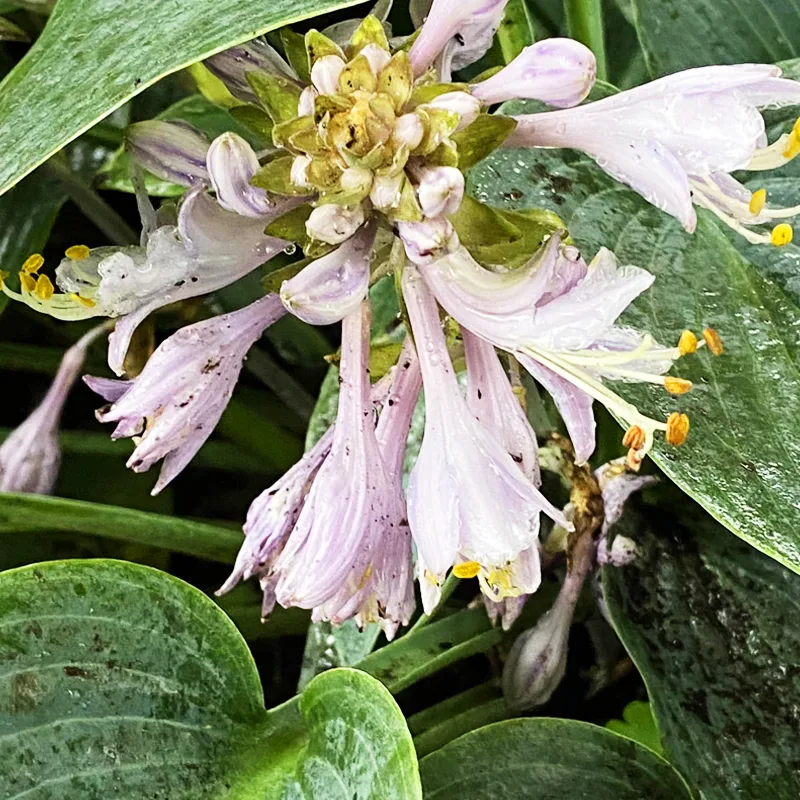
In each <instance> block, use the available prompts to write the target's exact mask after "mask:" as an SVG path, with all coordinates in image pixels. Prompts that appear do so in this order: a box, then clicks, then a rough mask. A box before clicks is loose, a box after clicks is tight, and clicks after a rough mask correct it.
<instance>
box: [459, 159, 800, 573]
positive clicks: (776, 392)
mask: <svg viewBox="0 0 800 800" xmlns="http://www.w3.org/2000/svg"><path fill="white" fill-rule="evenodd" d="M471 185H472V191H473V192H474V193H475V194H476V195H477V196H478V197H479V198H480V199H484V200H486V201H488V202H490V203H493V204H495V205H503V204H505V205H508V206H512V207H515V208H524V207H526V206H541V205H545V206H548V207H550V208H552V209H553V210H555V211H557V212H558V214H559V215H561V217H562V218H563V219H564V220H565V221H566V223H567V225H568V227H569V230H570V233H571V234H572V236H573V237H574V238H575V240H576V242H577V243H578V244H579V245H580V246H581V248H582V249H583V251H584V253H585V254H586V255H592V254H594V253H595V252H596V251H597V249H598V248H599V247H600V246H603V245H605V246H606V247H609V248H611V249H612V250H614V251H615V252H616V253H617V255H618V257H619V259H620V261H621V262H622V263H629V264H638V265H640V266H642V267H644V268H646V269H648V270H649V271H650V272H652V273H653V274H654V275H655V276H656V282H655V284H654V286H653V287H652V288H651V289H649V290H648V291H647V292H646V293H645V294H644V295H643V296H642V297H641V298H639V299H638V300H637V301H636V302H635V303H634V304H633V306H632V307H631V309H630V310H629V311H628V312H627V313H626V314H625V315H624V316H623V322H624V323H626V324H629V325H632V326H633V327H635V328H638V329H640V330H643V331H644V330H646V331H650V332H651V333H652V334H653V335H654V336H655V338H656V339H657V340H659V341H660V342H662V343H664V344H667V345H671V344H674V343H675V342H677V340H678V337H679V335H680V333H681V331H682V330H683V329H684V328H692V329H694V330H698V329H700V328H702V327H703V326H706V325H710V326H713V327H715V328H717V329H718V330H719V332H720V334H721V336H722V338H723V341H724V343H725V354H724V355H723V356H721V357H720V358H714V357H712V356H711V355H710V354H708V352H707V351H705V352H704V351H699V352H698V353H697V354H696V355H694V356H691V357H689V358H686V359H683V360H682V361H681V362H680V363H679V366H678V370H679V372H680V374H681V375H682V376H684V377H686V378H688V379H690V380H692V381H693V382H694V383H695V388H694V390H693V391H692V392H691V393H690V394H688V395H684V396H683V397H679V398H671V397H669V396H668V395H667V394H666V393H665V392H664V391H663V390H662V389H659V388H656V387H651V386H642V385H634V384H616V385H615V389H616V390H617V391H619V392H620V393H621V394H622V395H623V396H624V397H626V398H627V399H629V400H631V401H633V402H635V403H637V404H638V405H640V407H641V408H642V409H643V410H644V411H646V412H647V413H649V414H651V415H653V416H655V417H656V418H661V419H664V418H666V415H667V414H668V413H669V412H670V411H673V410H679V411H685V412H686V413H688V414H689V417H690V419H691V424H692V430H691V433H690V436H689V440H688V441H687V443H686V444H685V445H684V446H683V447H680V448H672V447H667V446H664V445H662V444H657V446H656V448H655V449H654V451H653V458H654V460H655V461H656V462H657V463H658V465H659V466H660V467H661V468H662V469H663V470H664V471H665V472H666V473H667V475H669V477H670V478H672V479H673V480H674V481H675V482H676V483H677V484H678V485H679V486H680V487H681V488H682V489H683V490H684V491H685V492H687V493H688V494H689V495H691V496H692V497H694V498H695V499H696V500H698V502H700V503H701V504H702V505H703V506H704V507H705V508H706V509H707V510H708V511H710V512H711V513H712V514H713V515H714V516H715V517H716V518H717V519H719V520H720V521H721V522H723V524H725V525H726V526H727V527H729V528H730V529H731V530H733V531H734V532H735V533H736V534H738V535H739V536H741V537H742V538H744V539H746V540H747V541H748V542H750V543H751V544H753V545H754V546H755V547H758V548H759V549H761V550H763V551H764V552H766V553H768V554H769V555H771V556H772V557H774V558H776V559H778V560H779V561H781V562H782V563H784V564H786V565H787V566H789V567H790V568H792V569H794V570H795V571H800V480H798V477H797V469H798V468H797V464H798V463H800V430H799V429H798V427H797V425H796V424H795V420H796V419H798V418H800V396H798V393H797V392H796V391H795V387H796V385H797V381H798V362H797V356H798V348H799V347H800V310H798V308H797V306H796V305H795V304H794V303H793V302H792V300H791V299H790V298H789V297H788V296H787V295H786V293H785V292H784V291H783V290H782V289H781V288H780V287H779V286H778V285H776V284H775V283H773V282H771V281H770V280H768V279H767V278H765V277H763V273H762V271H761V269H760V268H759V267H757V266H756V265H755V264H754V263H753V262H751V261H749V260H748V259H747V258H745V257H744V256H743V255H742V254H741V253H740V252H738V251H737V249H736V248H735V247H734V246H733V245H732V244H731V242H730V240H729V239H728V237H727V236H726V234H725V233H723V231H722V230H720V228H719V226H718V224H717V222H716V221H715V220H714V219H713V218H712V217H711V216H710V215H706V214H705V212H700V213H699V215H698V216H699V222H698V226H697V232H696V233H695V234H694V235H692V236H690V235H688V234H686V233H684V232H683V231H682V230H681V228H680V225H679V224H678V223H677V222H676V221H675V220H673V219H672V218H671V217H668V216H667V215H665V214H663V213H661V212H660V211H658V210H656V209H655V208H653V207H652V206H650V205H649V204H647V203H646V202H645V201H644V200H642V199H641V198H640V197H639V196H638V195H636V194H634V193H633V192H631V191H629V190H628V189H626V188H625V187H624V186H622V185H620V184H617V183H615V182H614V181H613V180H611V179H610V178H608V177H607V176H606V175H605V174H604V173H603V172H602V171H601V170H600V169H599V168H598V167H597V166H596V165H595V164H594V163H593V162H592V161H590V160H589V159H587V158H585V157H583V156H581V155H579V154H576V153H573V152H564V151H558V150H550V151H543V150H539V151H521V150H502V151H497V152H495V153H493V154H492V156H490V157H489V158H488V159H487V160H486V161H485V162H483V163H482V164H480V165H479V166H478V167H476V168H475V169H474V170H473V173H472V175H471ZM773 252H774V250H773V249H769V250H768V251H766V252H765V253H764V255H763V258H765V259H767V258H769V257H770V253H773Z"/></svg>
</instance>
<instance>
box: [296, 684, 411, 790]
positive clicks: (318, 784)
mask: <svg viewBox="0 0 800 800" xmlns="http://www.w3.org/2000/svg"><path fill="white" fill-rule="evenodd" d="M300 712H301V714H302V715H303V719H304V720H305V724H306V728H307V731H308V736H309V743H308V747H307V749H306V751H305V753H304V754H303V758H302V760H301V761H300V764H299V765H298V768H297V774H296V777H295V778H294V780H292V781H290V782H289V783H288V784H287V786H286V788H285V790H284V793H283V800H421V798H422V788H421V786H420V779H419V770H418V767H417V757H416V755H415V753H414V744H413V742H412V741H411V734H410V733H409V732H408V728H407V726H406V721H405V719H404V718H403V714H402V712H401V711H400V709H399V708H398V707H397V704H396V703H395V702H394V699H393V698H392V696H391V694H389V692H388V690H387V689H385V688H384V687H383V686H382V685H381V684H380V683H379V682H378V681H376V680H375V678H371V677H370V676H369V675H367V674H366V673H364V672H359V671H358V670H354V669H333V670H329V671H328V672H326V673H324V674H323V675H318V676H317V677H316V678H314V680H313V681H311V683H310V684H309V685H308V688H307V689H306V690H305V691H304V692H303V694H302V695H301V697H300Z"/></svg>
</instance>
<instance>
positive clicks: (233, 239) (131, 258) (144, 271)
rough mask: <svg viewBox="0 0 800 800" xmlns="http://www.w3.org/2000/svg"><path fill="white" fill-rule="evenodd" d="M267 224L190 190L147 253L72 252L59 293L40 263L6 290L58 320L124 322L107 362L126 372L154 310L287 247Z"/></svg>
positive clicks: (209, 288)
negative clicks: (139, 331) (137, 335)
mask: <svg viewBox="0 0 800 800" xmlns="http://www.w3.org/2000/svg"><path fill="white" fill-rule="evenodd" d="M263 228H264V219H263V218H262V219H260V220H256V219H250V218H248V217H242V216H240V215H238V214H234V213H232V212H230V211H226V210H225V209H223V208H222V207H221V206H220V205H219V204H218V203H217V202H216V201H215V200H213V199H212V198H211V197H209V196H208V195H207V194H205V192H204V189H203V187H202V186H197V187H194V188H192V189H190V190H189V192H188V193H187V195H186V197H185V198H184V200H183V203H182V204H181V208H180V211H179V214H178V225H177V227H176V226H172V225H163V226H161V227H159V228H158V229H156V230H155V231H153V232H152V233H151V234H150V236H149V237H148V239H147V243H146V245H145V247H98V248H96V249H94V250H90V249H89V248H88V247H83V246H77V247H71V248H70V249H69V250H68V251H67V257H66V258H65V259H64V260H63V261H62V262H61V264H60V265H59V267H58V269H57V270H56V281H57V284H58V286H59V288H61V289H62V291H63V294H56V293H54V287H53V284H52V283H51V282H50V280H49V279H48V278H47V276H46V275H41V276H39V277H38V278H37V277H35V276H36V273H37V272H38V270H39V269H40V268H41V266H42V264H43V260H42V259H41V258H40V257H38V258H37V257H31V258H30V259H28V261H27V262H26V263H25V265H23V268H22V271H21V273H20V283H21V289H20V293H17V292H14V291H13V290H11V289H9V288H8V287H7V286H6V285H5V284H3V287H2V288H3V291H4V292H5V293H6V294H8V295H10V296H11V297H13V298H15V299H17V300H21V301H22V302H24V303H26V304H27V305H29V306H31V307H32V308H34V309H36V310H37V311H42V312H44V313H46V314H49V315H51V316H53V317H56V318H57V319H67V320H74V319H86V318H89V317H96V316H107V317H121V318H122V319H120V320H119V322H118V323H117V326H116V328H115V330H114V332H113V333H112V335H111V337H110V340H109V341H110V346H109V350H108V363H109V366H110V367H111V369H112V370H114V372H116V373H117V374H118V375H121V374H122V371H123V361H124V358H125V354H126V352H127V350H128V345H129V343H130V340H131V337H132V336H133V333H134V331H135V330H136V328H137V326H138V325H139V323H140V322H142V320H143V319H144V318H145V317H146V316H147V315H148V314H150V313H151V312H153V311H155V310H156V309H159V308H162V307H163V306H166V305H169V304H170V303H175V302H178V301H179V300H186V299H188V298H191V297H198V296H199V295H203V294H208V293H209V292H213V291H216V290H217V289H221V288H222V287H223V286H227V285H228V284H230V283H233V282H234V281H236V280H238V279H239V278H241V277H242V276H243V275H246V274H247V273H248V272H250V271H251V270H253V269H254V268H255V267H257V266H259V264H263V263H264V262H265V261H268V260H269V259H270V258H272V256H274V255H276V254H277V253H279V252H281V251H282V250H283V249H284V248H285V247H286V246H287V244H288V242H285V241H283V240H282V239H276V238H274V237H272V236H266V235H265V234H264V233H263Z"/></svg>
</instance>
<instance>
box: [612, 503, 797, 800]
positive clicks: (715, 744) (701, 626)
mask: <svg viewBox="0 0 800 800" xmlns="http://www.w3.org/2000/svg"><path fill="white" fill-rule="evenodd" d="M675 507H679V506H678V504H676V505H675ZM649 519H650V521H651V524H650V525H647V526H646V525H641V524H640V525H638V527H635V528H631V529H629V530H626V529H624V527H623V526H624V521H623V525H621V526H620V528H618V529H617V530H619V531H620V532H621V533H625V534H626V535H630V536H632V537H634V538H635V540H636V543H637V545H638V547H639V551H640V555H639V558H638V559H637V560H636V561H635V562H634V563H633V564H630V565H628V566H626V567H624V568H613V567H606V568H604V570H603V586H604V592H605V596H606V599H607V603H608V608H609V611H610V614H611V616H612V619H613V621H614V625H615V627H616V629H617V632H618V633H619V635H620V636H621V638H622V640H623V642H624V644H625V646H626V648H627V649H628V652H629V653H630V654H631V657H632V658H633V660H634V661H635V662H636V665H637V667H638V668H639V671H640V672H641V673H642V676H643V677H644V680H645V682H646V684H647V688H648V692H649V695H650V699H651V702H652V707H653V711H654V713H655V716H656V719H657V721H658V724H659V727H660V729H661V739H662V743H663V745H664V749H665V752H666V755H667V758H669V760H670V762H671V763H672V764H674V765H675V767H676V768H677V769H679V770H680V771H681V773H682V774H683V775H684V777H685V778H686V779H687V780H688V781H689V782H690V783H691V784H693V786H694V787H696V788H697V789H699V790H700V791H701V792H702V795H703V797H705V798H706V799H707V800H730V798H732V797H735V798H739V799H740V800H751V799H752V800H762V798H767V797H769V798H776V799H777V800H790V798H796V797H798V795H800V757H798V750H797V736H798V729H799V728H800V721H799V720H798V708H800V680H798V669H797V665H798V663H800V633H798V630H797V624H796V619H797V613H798V609H799V608H800V577H798V576H797V575H795V574H794V573H792V572H790V571H788V570H785V569H783V568H782V567H781V566H780V565H778V564H776V563H775V562H774V561H772V560H770V559H769V558H766V557H765V556H763V555H762V554H761V553H758V552H756V551H755V550H753V549H752V548H749V547H747V546H746V545H744V544H743V543H741V542H739V541H737V540H736V539H735V538H733V537H731V536H726V535H725V531H724V530H722V529H721V528H720V527H719V525H717V524H716V523H715V522H714V521H713V520H711V519H710V518H708V517H707V516H706V515H702V514H701V513H698V514H697V515H696V518H694V519H684V520H682V521H683V522H684V523H685V524H683V525H682V524H681V521H679V520H675V519H674V518H672V517H670V516H668V515H664V514H663V513H661V514H659V515H650V517H649Z"/></svg>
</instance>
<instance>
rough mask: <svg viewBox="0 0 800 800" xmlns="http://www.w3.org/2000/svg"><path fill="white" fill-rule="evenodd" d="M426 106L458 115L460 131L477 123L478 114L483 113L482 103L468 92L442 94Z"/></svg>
mask: <svg viewBox="0 0 800 800" xmlns="http://www.w3.org/2000/svg"><path fill="white" fill-rule="evenodd" d="M426 105H429V106H432V107H433V108H441V109H442V110H443V111H450V112H451V113H453V114H458V116H459V123H458V128H457V129H456V130H459V131H460V130H463V129H464V128H466V127H468V126H469V125H471V124H472V123H473V122H475V120H476V119H477V118H478V114H480V113H481V101H480V100H478V98H477V97H473V95H471V94H468V93H467V92H446V93H445V94H440V95H439V96H438V97H436V98H434V99H433V100H431V102H430V103H427V104H426Z"/></svg>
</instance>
